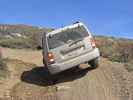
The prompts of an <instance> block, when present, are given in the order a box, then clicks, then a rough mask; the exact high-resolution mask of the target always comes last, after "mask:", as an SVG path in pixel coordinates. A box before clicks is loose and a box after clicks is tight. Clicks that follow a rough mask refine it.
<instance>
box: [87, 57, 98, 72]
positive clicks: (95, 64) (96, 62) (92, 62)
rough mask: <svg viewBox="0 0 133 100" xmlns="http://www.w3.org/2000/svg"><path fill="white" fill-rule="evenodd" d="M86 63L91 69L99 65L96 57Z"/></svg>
mask: <svg viewBox="0 0 133 100" xmlns="http://www.w3.org/2000/svg"><path fill="white" fill-rule="evenodd" d="M88 64H90V65H91V67H92V68H93V69H95V68H97V67H98V66H99V61H98V58H96V59H93V60H91V61H89V62H88Z"/></svg>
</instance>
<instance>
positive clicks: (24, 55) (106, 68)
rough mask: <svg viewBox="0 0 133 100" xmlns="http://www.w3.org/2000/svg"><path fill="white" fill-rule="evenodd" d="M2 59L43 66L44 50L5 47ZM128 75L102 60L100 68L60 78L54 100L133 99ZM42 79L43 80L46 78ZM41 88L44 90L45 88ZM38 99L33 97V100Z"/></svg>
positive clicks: (120, 68)
mask: <svg viewBox="0 0 133 100" xmlns="http://www.w3.org/2000/svg"><path fill="white" fill-rule="evenodd" d="M3 56H4V57H9V58H12V59H20V60H22V61H25V62H30V63H35V64H37V65H42V62H41V59H42V57H41V51H39V52H38V51H31V50H16V49H15V50H13V49H7V48H3ZM128 75H129V74H128V72H127V71H126V70H125V69H124V68H123V65H122V64H119V63H112V62H110V61H108V60H106V59H103V58H101V59H100V67H99V68H97V69H95V70H90V68H88V69H85V70H83V71H72V72H67V73H65V74H61V75H58V76H57V77H58V80H57V82H56V84H55V85H54V86H56V87H57V92H56V93H55V94H56V96H57V98H58V99H53V100H132V98H131V97H132V96H131V95H132V94H131V93H130V85H129V84H131V83H129V79H128V78H127V76H128ZM32 76H33V75H32ZM41 76H42V75H41ZM41 76H40V77H41ZM53 77H54V76H53ZM32 79H34V78H33V77H32ZM41 80H43V81H44V80H45V78H42V79H41ZM34 81H35V80H34ZM37 81H40V78H39V79H37V80H36V82H32V80H30V82H28V81H25V82H26V83H27V84H34V85H38V84H37ZM39 86H40V85H39ZM40 87H45V85H44V86H43V85H41V86H40ZM35 96H36V95H35V94H33V98H35ZM40 98H41V97H40ZM38 100H41V99H38ZM50 100H51V99H50Z"/></svg>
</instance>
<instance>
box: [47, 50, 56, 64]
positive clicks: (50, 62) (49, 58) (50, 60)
mask: <svg viewBox="0 0 133 100" xmlns="http://www.w3.org/2000/svg"><path fill="white" fill-rule="evenodd" d="M54 62H55V60H54V55H53V53H52V52H48V64H53V63H54Z"/></svg>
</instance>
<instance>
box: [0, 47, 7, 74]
mask: <svg viewBox="0 0 133 100" xmlns="http://www.w3.org/2000/svg"><path fill="white" fill-rule="evenodd" d="M7 75H8V70H7V66H6V61H5V59H3V58H2V51H1V49H0V77H6V76H7Z"/></svg>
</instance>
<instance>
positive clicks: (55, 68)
mask: <svg viewBox="0 0 133 100" xmlns="http://www.w3.org/2000/svg"><path fill="white" fill-rule="evenodd" d="M99 56H100V53H99V49H98V48H95V49H94V50H92V51H91V52H88V53H85V54H83V55H81V56H78V57H75V58H73V59H71V60H67V61H65V62H63V63H56V64H52V65H50V66H48V69H49V71H50V73H51V74H56V73H59V72H61V71H64V70H67V69H70V68H72V67H74V66H77V65H79V64H81V63H84V62H88V61H90V60H93V59H95V58H97V57H99Z"/></svg>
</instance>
